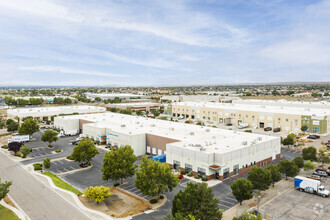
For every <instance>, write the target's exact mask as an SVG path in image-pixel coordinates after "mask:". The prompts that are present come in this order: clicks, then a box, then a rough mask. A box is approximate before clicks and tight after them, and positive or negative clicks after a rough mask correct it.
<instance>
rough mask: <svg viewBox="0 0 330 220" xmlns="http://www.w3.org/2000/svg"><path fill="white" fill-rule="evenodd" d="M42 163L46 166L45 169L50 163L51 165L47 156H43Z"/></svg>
mask: <svg viewBox="0 0 330 220" xmlns="http://www.w3.org/2000/svg"><path fill="white" fill-rule="evenodd" d="M43 164H44V167H45V168H46V169H49V168H50V165H51V163H50V159H49V158H48V157H47V158H45V159H44V160H43Z"/></svg>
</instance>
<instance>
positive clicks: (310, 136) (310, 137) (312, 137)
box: [307, 135, 317, 139]
mask: <svg viewBox="0 0 330 220" xmlns="http://www.w3.org/2000/svg"><path fill="white" fill-rule="evenodd" d="M307 138H308V139H317V137H315V136H314V135H309V136H308V137H307Z"/></svg>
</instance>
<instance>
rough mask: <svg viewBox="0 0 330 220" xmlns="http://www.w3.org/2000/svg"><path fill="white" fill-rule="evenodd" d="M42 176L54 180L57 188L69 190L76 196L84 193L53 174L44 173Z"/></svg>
mask: <svg viewBox="0 0 330 220" xmlns="http://www.w3.org/2000/svg"><path fill="white" fill-rule="evenodd" d="M42 174H43V175H46V176H49V177H50V178H51V179H52V180H53V183H54V184H55V186H57V187H58V188H61V189H65V190H68V191H70V192H73V193H74V194H80V195H81V194H82V192H80V191H79V190H77V189H76V188H74V187H73V186H71V185H70V184H69V183H67V182H65V181H64V180H62V179H61V178H59V177H58V176H56V175H55V174H53V173H52V172H43V173H42Z"/></svg>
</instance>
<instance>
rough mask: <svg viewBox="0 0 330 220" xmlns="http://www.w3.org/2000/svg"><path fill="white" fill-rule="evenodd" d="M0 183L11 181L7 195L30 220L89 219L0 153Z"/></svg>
mask: <svg viewBox="0 0 330 220" xmlns="http://www.w3.org/2000/svg"><path fill="white" fill-rule="evenodd" d="M0 176H1V181H12V182H13V185H11V186H10V192H9V194H10V195H11V196H12V197H13V199H14V200H15V201H16V202H17V203H18V204H19V206H20V207H21V208H22V209H23V210H24V212H25V213H26V214H27V215H28V216H29V217H30V218H31V219H32V220H39V219H40V220H44V219H50V220H53V219H54V220H58V219H62V220H66V219H68V220H72V219H77V220H84V219H89V217H87V216H86V215H85V214H83V213H82V212H80V210H78V209H77V208H76V207H75V206H74V205H73V204H71V203H70V202H68V201H67V200H65V199H64V198H63V197H61V196H60V195H59V194H57V193H56V192H55V191H54V190H53V189H51V188H50V187H49V186H47V185H46V184H44V183H42V182H41V181H40V180H38V179H37V177H35V176H33V175H32V174H30V173H29V172H28V171H26V170H25V169H23V168H22V167H21V166H20V165H19V164H17V163H16V162H14V161H12V160H11V159H9V158H8V157H7V156H6V155H4V154H3V153H2V152H1V153H0Z"/></svg>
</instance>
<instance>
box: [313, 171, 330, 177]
mask: <svg viewBox="0 0 330 220" xmlns="http://www.w3.org/2000/svg"><path fill="white" fill-rule="evenodd" d="M313 174H314V175H318V176H321V177H327V176H328V174H327V172H324V171H322V170H319V171H315V172H314V173H313Z"/></svg>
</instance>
